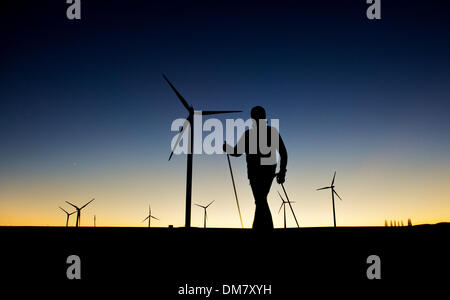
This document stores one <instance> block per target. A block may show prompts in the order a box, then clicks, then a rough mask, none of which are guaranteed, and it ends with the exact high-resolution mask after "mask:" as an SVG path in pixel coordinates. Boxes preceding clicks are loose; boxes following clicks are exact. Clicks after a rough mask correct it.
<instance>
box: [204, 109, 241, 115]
mask: <svg viewBox="0 0 450 300" xmlns="http://www.w3.org/2000/svg"><path fill="white" fill-rule="evenodd" d="M200 112H201V114H202V115H203V116H209V115H218V114H229V113H238V112H242V110H201V111H200Z"/></svg>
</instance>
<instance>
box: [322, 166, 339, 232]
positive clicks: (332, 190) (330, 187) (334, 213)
mask: <svg viewBox="0 0 450 300" xmlns="http://www.w3.org/2000/svg"><path fill="white" fill-rule="evenodd" d="M335 177H336V171H334V175H333V180H332V181H331V185H330V186H326V187H323V188H320V189H317V190H318V191H320V190H326V189H331V200H332V202H333V221H334V227H336V212H335V210H334V195H336V196H338V198H339V199H340V200H341V201H342V198H341V197H340V196H339V195H338V193H337V192H336V191H335V190H334V179H335Z"/></svg>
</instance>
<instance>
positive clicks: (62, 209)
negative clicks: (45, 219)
mask: <svg viewBox="0 0 450 300" xmlns="http://www.w3.org/2000/svg"><path fill="white" fill-rule="evenodd" d="M58 207H59V208H60V209H62V211H63V212H65V213H66V214H68V215H70V214H69V213H68V212H67V211H66V210H65V209H64V208H62V207H61V206H58Z"/></svg>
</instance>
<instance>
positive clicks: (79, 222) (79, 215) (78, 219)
mask: <svg viewBox="0 0 450 300" xmlns="http://www.w3.org/2000/svg"><path fill="white" fill-rule="evenodd" d="M94 200H95V198H92V200H91V201H89V202H88V203H86V204H85V205H83V206H82V207H78V206H76V205H75V204H72V203H70V202H69V201H66V203H68V204H70V205H72V206H73V207H75V209H76V212H77V223H76V224H77V225H76V227H79V226H81V210H82V209H83V208H85V207H86V206H88V204H89V203H91V202H92V201H94Z"/></svg>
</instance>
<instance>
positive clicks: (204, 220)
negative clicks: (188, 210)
mask: <svg viewBox="0 0 450 300" xmlns="http://www.w3.org/2000/svg"><path fill="white" fill-rule="evenodd" d="M214 201H216V200H213V201H211V203H209V204H208V205H206V206H203V205H200V204H195V205H197V206H198V207H201V208H203V209H204V210H205V214H204V216H203V228H206V219H208V213H207V212H206V209H207V208H208V207H209V206H210V205H211V204H213V202H214Z"/></svg>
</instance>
